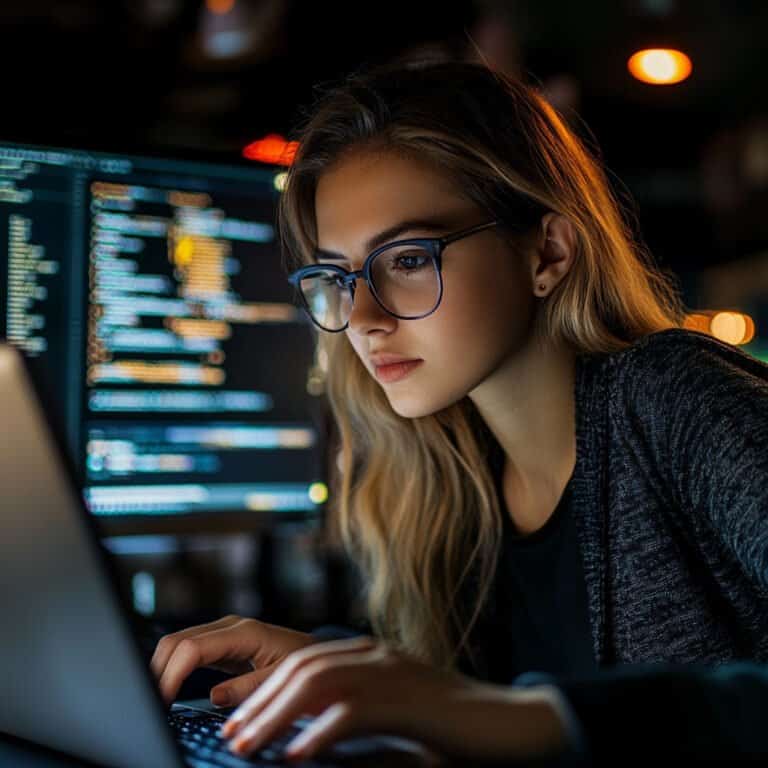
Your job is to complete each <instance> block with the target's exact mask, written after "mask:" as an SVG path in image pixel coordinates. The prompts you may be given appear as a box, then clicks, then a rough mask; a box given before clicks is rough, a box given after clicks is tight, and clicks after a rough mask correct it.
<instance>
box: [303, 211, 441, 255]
mask: <svg viewBox="0 0 768 768" xmlns="http://www.w3.org/2000/svg"><path fill="white" fill-rule="evenodd" d="M449 228H450V227H449V226H448V224H447V223H446V221H445V219H444V218H429V219H407V220H406V221H401V222H399V223H398V224H395V225H394V226H391V227H388V228H387V229H385V230H383V231H382V232H379V233H378V234H376V235H374V236H373V237H372V238H371V239H370V240H368V242H367V243H366V244H365V251H366V254H368V253H370V252H371V251H374V250H376V248H378V247H379V246H380V245H384V243H387V242H389V241H390V240H392V239H394V238H396V237H398V236H399V235H402V234H404V233H405V232H411V231H412V230H414V229H421V230H424V231H426V232H445V231H447V230H448V229H449ZM318 258H323V259H327V260H329V261H336V260H338V261H349V258H348V257H347V256H345V255H344V254H342V253H337V252H336V251H326V250H323V249H321V248H318V249H317V250H316V251H315V259H318Z"/></svg>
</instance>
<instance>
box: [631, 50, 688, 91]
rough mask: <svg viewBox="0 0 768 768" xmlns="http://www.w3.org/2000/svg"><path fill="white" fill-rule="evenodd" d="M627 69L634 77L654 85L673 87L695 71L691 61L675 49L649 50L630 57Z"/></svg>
mask: <svg viewBox="0 0 768 768" xmlns="http://www.w3.org/2000/svg"><path fill="white" fill-rule="evenodd" d="M627 68H628V69H629V71H630V72H631V74H632V76H633V77H636V78H637V79H638V80H642V81H643V82H644V83H651V84H652V85H673V84H674V83H679V82H681V81H683V80H685V79H686V78H687V77H688V76H689V75H690V74H691V71H692V69H693V65H692V64H691V60H690V59H689V58H688V57H687V56H686V55H685V54H684V53H683V52H682V51H676V50H674V49H673V48H648V49H646V50H643V51H638V52H637V53H635V54H633V55H632V56H630V58H629V61H628V62H627Z"/></svg>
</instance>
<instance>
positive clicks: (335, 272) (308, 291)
mask: <svg viewBox="0 0 768 768" xmlns="http://www.w3.org/2000/svg"><path fill="white" fill-rule="evenodd" d="M497 224H498V221H489V222H486V223H485V224H478V225H476V226H474V227H470V228H469V229H462V230H461V231H460V232H454V233H453V234H450V235H445V236H444V237H417V238H413V239H409V240H397V241H395V242H393V243H387V244H386V245H382V246H381V247H379V248H377V249H376V250H375V251H372V252H371V253H370V254H369V255H368V256H367V258H366V259H365V262H364V263H363V267H362V269H359V270H357V271H355V272H350V271H349V270H346V269H344V268H343V267H339V266H336V265H335V264H310V265H308V266H305V267H301V268H300V269H297V270H296V271H295V272H293V273H291V274H290V275H289V276H288V282H289V283H290V284H291V285H293V286H294V288H295V289H296V290H297V293H298V295H299V299H300V301H301V304H302V305H303V307H304V309H305V310H306V312H307V314H308V315H309V318H310V320H312V322H313V323H314V324H315V325H316V326H317V327H318V328H320V329H321V330H323V331H330V332H331V333H338V332H339V331H343V330H344V329H345V328H346V327H347V325H348V324H349V316H350V315H351V314H352V306H353V304H354V300H355V286H356V283H357V280H358V279H362V280H365V282H366V284H367V285H368V288H369V289H370V291H371V293H372V294H373V297H374V298H375V299H376V301H377V302H378V304H379V306H380V307H381V308H382V309H383V310H384V311H385V312H387V313H388V314H390V315H392V316H393V317H397V318H400V319H401V320H418V319H419V318H422V317H426V316H427V315H431V314H432V313H433V312H434V311H435V310H436V309H437V307H438V306H439V304H440V299H441V298H442V297H443V279H442V274H441V267H442V253H443V249H444V248H445V247H446V246H448V245H450V244H451V243H455V242H456V241H457V240H461V239H462V238H464V237H469V236H470V235H474V234H475V233H476V232H482V231H483V230H485V229H488V228H490V227H494V226H496V225H497Z"/></svg>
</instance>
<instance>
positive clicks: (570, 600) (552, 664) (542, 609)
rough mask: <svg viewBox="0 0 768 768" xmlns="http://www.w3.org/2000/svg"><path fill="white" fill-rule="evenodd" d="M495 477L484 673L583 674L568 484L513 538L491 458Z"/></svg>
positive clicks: (577, 561)
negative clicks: (499, 528)
mask: <svg viewBox="0 0 768 768" xmlns="http://www.w3.org/2000/svg"><path fill="white" fill-rule="evenodd" d="M494 476H495V479H496V490H497V493H498V498H499V502H500V504H501V509H502V518H503V540H502V547H501V552H500V555H499V562H498V570H497V573H496V580H495V582H494V587H493V595H492V601H491V603H490V605H489V610H490V614H489V621H488V622H487V625H486V632H485V640H484V643H483V646H484V647H483V656H484V657H485V658H484V662H485V666H486V676H487V679H488V680H491V681H493V682H497V683H511V682H512V681H513V680H514V678H516V677H517V676H518V675H520V674H522V673H523V672H545V673H549V674H552V675H555V676H557V677H559V678H566V677H579V676H583V675H588V674H589V673H590V672H593V671H594V670H595V669H596V668H597V665H596V663H595V658H594V653H593V651H592V639H591V630H590V625H589V618H588V609H587V591H586V585H585V582H584V574H583V566H582V562H581V552H580V550H579V545H578V540H577V538H576V528H575V525H574V521H573V517H572V514H571V512H572V510H571V483H570V482H569V484H568V485H567V486H566V488H565V491H564V492H563V495H562V497H561V499H560V502H559V503H558V505H557V508H556V509H555V511H554V512H553V514H552V515H551V517H550V518H549V519H548V520H547V522H546V523H545V524H544V526H543V527H542V528H540V529H539V530H537V531H535V532H534V533H532V534H528V535H525V536H520V535H519V533H518V532H517V530H516V528H515V526H514V523H513V522H512V519H511V517H510V515H509V512H508V510H507V507H506V503H505V501H504V496H503V492H502V488H501V472H500V466H499V465H498V462H497V463H496V466H495V468H494Z"/></svg>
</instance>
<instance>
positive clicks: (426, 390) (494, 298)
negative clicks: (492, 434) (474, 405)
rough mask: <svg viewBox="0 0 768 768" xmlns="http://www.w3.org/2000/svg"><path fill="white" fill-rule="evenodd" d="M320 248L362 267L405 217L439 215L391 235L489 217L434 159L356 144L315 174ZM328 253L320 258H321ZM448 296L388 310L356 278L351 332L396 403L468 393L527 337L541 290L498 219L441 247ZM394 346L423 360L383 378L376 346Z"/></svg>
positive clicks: (397, 406)
mask: <svg viewBox="0 0 768 768" xmlns="http://www.w3.org/2000/svg"><path fill="white" fill-rule="evenodd" d="M315 210H316V215H317V237H318V248H319V249H321V250H324V251H333V252H335V253H338V254H342V255H343V256H344V257H345V260H344V261H338V260H334V261H333V262H332V263H334V264H338V265H339V266H342V267H344V268H345V269H348V270H355V269H360V268H361V267H362V264H363V262H364V261H365V257H366V256H367V255H368V253H369V252H370V251H369V249H367V248H366V245H367V244H368V243H369V241H370V240H372V239H373V238H374V237H375V236H376V235H377V234H379V233H381V232H383V231H384V230H387V229H389V228H391V227H393V226H395V225H397V224H399V223H401V222H405V221H413V220H419V221H423V220H427V221H433V220H434V221H435V227H434V228H425V227H423V226H422V227H418V228H414V229H407V230H404V231H402V232H400V233H398V234H397V235H396V236H393V237H392V238H390V239H389V240H388V242H391V241H394V240H400V239H404V238H408V237H419V236H421V237H434V236H439V235H444V234H449V233H453V232H458V231H459V230H461V229H465V228H468V227H472V226H475V225H477V224H482V223H484V222H486V221H488V220H489V218H490V217H489V216H488V215H487V214H486V213H485V212H484V211H482V210H481V209H479V208H478V207H477V206H476V205H475V204H474V203H472V202H471V201H469V200H468V199H467V198H465V197H463V196H462V195H461V192H460V190H459V189H458V188H456V187H455V186H454V185H453V184H452V183H451V182H450V181H449V179H448V177H446V176H445V175H444V174H442V173H441V172H439V171H437V170H435V169H434V168H433V167H432V166H431V165H428V164H426V163H422V162H419V161H415V160H412V159H406V158H405V157H403V156H400V155H397V154H394V153H363V152H357V153H354V154H352V155H348V156H346V157H344V158H343V159H342V160H340V161H339V162H338V163H337V164H336V165H335V166H333V167H332V168H331V169H330V170H329V171H327V172H326V173H325V174H324V175H323V176H322V177H321V178H320V181H319V183H318V187H317V192H316V197H315ZM321 261H322V259H321ZM442 276H443V297H442V300H441V302H440V305H439V307H438V308H437V310H435V312H433V313H432V314H431V315H428V316H427V317H424V318H421V319H418V320H401V319H398V318H396V317H392V316H391V315H389V314H387V313H386V312H385V311H384V310H383V309H382V308H381V307H380V306H379V304H378V303H377V302H376V300H375V299H374V298H373V296H372V295H371V293H370V291H369V290H368V287H367V285H366V284H365V282H364V281H362V280H358V281H357V286H356V291H355V300H354V307H353V309H352V314H351V316H350V319H349V326H348V328H347V329H346V331H345V333H346V335H347V338H348V339H349V342H350V344H351V345H352V346H353V348H354V350H355V352H356V353H357V355H358V356H359V358H360V360H361V362H362V363H363V365H364V366H365V367H366V368H367V370H368V371H369V373H370V374H371V376H373V377H374V378H375V379H376V381H378V382H379V383H380V386H381V387H382V389H383V390H384V392H385V394H386V396H387V398H388V399H389V402H390V404H391V406H392V408H393V409H394V411H395V412H396V413H398V414H400V415H401V416H403V417H408V418H414V417H419V416H426V415H428V414H431V413H434V412H435V411H438V410H441V409H443V408H445V407H447V406H449V405H451V404H453V403H455V402H457V401H458V400H460V399H461V398H463V397H464V396H465V395H467V394H469V393H470V392H472V390H473V389H475V387H477V386H478V385H480V384H481V383H482V382H483V381H484V380H485V379H486V378H487V377H489V376H490V375H491V374H492V373H493V372H494V371H495V370H496V369H497V368H498V367H499V365H500V364H501V363H502V362H504V361H505V360H506V359H507V358H508V357H509V356H510V355H515V353H516V351H517V350H519V349H521V348H522V347H523V346H524V345H525V344H526V342H527V341H528V340H529V336H530V334H531V333H532V330H533V325H532V323H533V317H534V311H535V297H534V296H533V291H532V287H533V285H532V274H531V272H530V269H529V266H528V259H527V258H525V257H524V255H523V254H521V253H520V252H519V251H516V250H514V249H513V248H512V246H511V245H510V244H509V242H508V241H507V240H505V238H504V232H503V231H502V230H501V229H500V228H498V227H492V228H490V229H486V230H482V231H480V232H477V233H475V234H472V235H470V236H468V237H466V238H464V239H461V240H457V241H456V242H454V243H451V244H449V245H448V246H447V247H446V248H445V249H444V250H443V259H442ZM382 353H389V354H393V355H399V356H402V357H405V358H409V359H411V358H414V359H420V360H421V361H422V362H421V363H420V364H419V365H418V366H416V367H415V368H414V369H412V370H411V371H410V373H408V375H406V376H405V377H404V378H401V379H399V380H396V381H389V382H387V381H384V380H381V379H380V378H379V377H378V376H377V374H376V370H375V366H374V364H373V362H372V361H371V355H374V354H382Z"/></svg>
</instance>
